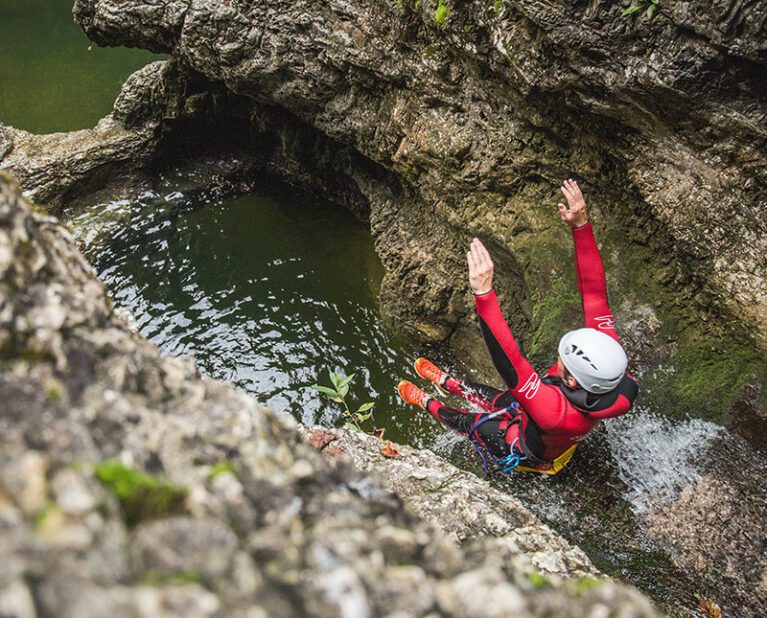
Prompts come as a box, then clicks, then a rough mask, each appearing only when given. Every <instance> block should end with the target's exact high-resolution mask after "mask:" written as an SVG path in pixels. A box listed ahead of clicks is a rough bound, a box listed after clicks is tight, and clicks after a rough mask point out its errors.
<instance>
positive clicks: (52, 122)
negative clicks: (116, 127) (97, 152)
mask: <svg viewBox="0 0 767 618" xmlns="http://www.w3.org/2000/svg"><path fill="white" fill-rule="evenodd" d="M73 3H74V0H2V2H0V122H2V123H3V124H7V125H10V126H13V127H16V128H18V129H24V130H26V131H31V132H33V133H54V132H56V131H72V130H76V129H86V128H90V127H92V126H94V125H95V124H96V122H98V120H99V119H100V118H102V117H104V116H105V115H107V114H108V113H109V112H111V111H112V104H113V103H114V100H115V98H116V97H117V95H118V94H119V92H120V87H121V86H122V84H123V82H124V81H125V79H126V78H127V77H128V76H129V75H130V74H131V73H133V72H134V71H135V70H136V69H139V68H140V67H142V66H144V65H145V64H146V63H148V62H150V61H152V60H156V59H157V56H155V55H153V54H151V53H149V52H146V51H142V50H137V49H125V48H120V49H103V48H99V47H97V46H95V45H92V44H91V43H90V41H89V40H88V38H87V37H86V36H85V34H83V32H82V30H81V29H80V27H79V26H77V25H76V24H75V23H74V21H73V19H72V5H73ZM89 48H90V49H91V51H89Z"/></svg>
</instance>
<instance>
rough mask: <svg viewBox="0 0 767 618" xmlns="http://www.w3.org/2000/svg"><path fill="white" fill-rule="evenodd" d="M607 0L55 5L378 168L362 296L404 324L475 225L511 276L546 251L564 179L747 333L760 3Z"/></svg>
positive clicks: (765, 316)
mask: <svg viewBox="0 0 767 618" xmlns="http://www.w3.org/2000/svg"><path fill="white" fill-rule="evenodd" d="M623 8H624V7H622V6H621V5H620V4H616V3H613V2H606V1H599V2H595V3H590V4H588V5H585V4H572V3H567V2H555V3H554V4H546V5H542V4H540V3H537V2H527V1H522V2H514V3H512V2H505V1H500V2H495V3H493V2H489V1H486V0H476V1H473V2H450V1H447V2H442V1H440V2H439V3H436V2H431V1H424V2H420V1H419V2H414V3H411V2H409V1H403V2H370V1H365V0H362V1H354V2H349V1H348V0H334V1H332V2H326V3H321V4H318V3H315V2H304V1H293V0H291V1H290V2H287V1H279V0H275V1H273V2H268V3H263V2H248V1H246V0H231V1H229V2H211V1H207V0H165V1H163V2H159V3H158V2H151V3H150V2H145V1H143V0H130V1H129V2H124V1H120V2H112V1H102V0H100V1H99V2H96V1H95V0H77V2H76V4H75V15H76V18H77V20H78V21H79V22H80V23H81V24H82V26H83V28H84V29H85V31H86V33H87V34H88V36H89V37H91V38H92V39H93V40H94V41H96V42H97V43H99V44H101V45H129V46H139V47H145V48H147V49H151V50H154V51H160V52H165V53H169V54H172V55H173V57H174V58H177V59H178V60H179V61H180V62H181V63H182V64H183V66H185V67H188V68H190V69H191V70H193V71H195V72H197V73H199V74H201V75H203V76H205V77H207V78H208V79H210V80H211V81H213V82H215V83H218V84H223V85H224V86H225V87H226V88H227V89H228V90H229V91H231V92H234V93H237V94H239V95H242V96H245V97H247V98H249V99H251V100H253V101H257V102H259V103H262V104H267V105H273V106H277V107H279V108H281V109H284V110H287V111H288V112H290V113H291V114H293V115H295V117H297V118H298V119H300V120H301V121H302V122H304V123H306V124H308V125H310V126H311V127H314V128H316V129H318V130H319V131H320V132H322V133H323V134H324V135H326V136H328V137H330V138H331V139H332V140H335V141H336V142H338V143H340V144H345V145H349V146H351V147H353V148H354V150H355V151H357V152H359V153H361V154H362V155H363V156H364V157H365V158H367V159H369V160H370V161H372V162H374V163H375V164H377V165H379V166H381V167H382V168H384V169H385V170H388V171H391V172H393V174H394V177H395V179H396V185H398V189H399V191H398V193H397V195H396V196H395V200H396V202H397V203H396V204H395V205H394V206H392V205H388V207H387V204H386V200H385V199H384V200H380V199H379V200H377V201H376V200H371V204H370V205H371V211H372V212H371V227H372V229H373V232H374V234H375V235H376V236H377V238H378V239H379V246H380V252H381V256H382V258H383V260H384V262H385V264H386V266H387V270H388V273H389V276H388V277H387V280H386V282H385V287H384V299H385V300H388V303H387V304H388V305H389V306H390V308H391V309H392V311H394V312H396V313H397V314H398V316H399V317H401V318H403V319H404V320H405V321H406V322H407V323H408V324H409V325H410V327H411V329H412V330H414V331H415V332H419V333H421V334H422V335H423V336H424V337H426V338H431V339H434V338H442V339H444V338H446V337H448V336H450V335H451V334H452V333H453V332H454V331H455V329H456V328H459V327H460V324H461V323H462V321H463V317H464V313H465V312H464V310H463V309H464V307H465V304H466V303H465V299H464V298H463V294H464V293H463V286H456V285H454V284H453V283H452V282H451V281H452V279H453V277H455V275H456V274H457V273H458V272H459V270H460V260H456V258H455V254H454V251H453V249H455V246H456V245H460V244H461V243H462V242H463V241H464V240H465V237H466V235H467V234H482V235H483V236H484V237H486V238H489V239H492V240H493V241H494V242H495V243H496V244H497V245H498V247H499V248H503V249H506V250H508V252H509V253H510V254H511V255H513V256H515V259H516V261H517V262H518V264H517V268H516V269H513V268H511V267H512V266H514V264H510V268H509V272H508V276H509V277H516V278H517V279H521V278H522V277H523V274H522V272H521V271H520V268H519V266H527V261H528V260H529V259H530V257H531V256H532V255H533V254H534V253H535V252H536V251H538V250H540V248H541V247H548V246H550V245H553V246H554V247H557V246H561V245H562V244H563V240H562V235H560V234H558V233H557V231H556V229H552V224H551V222H550V220H551V217H550V212H551V209H552V208H554V207H555V205H556V201H557V200H558V199H559V198H558V196H557V195H556V194H555V187H556V183H557V182H558V181H559V180H560V179H561V178H562V177H565V176H569V175H573V174H576V173H577V174H578V175H579V177H580V178H582V180H583V183H584V184H585V185H586V187H587V190H588V193H589V195H590V196H591V199H592V203H593V204H594V206H595V211H596V212H597V213H598V215H601V216H602V217H603V218H604V220H605V221H606V222H607V223H608V224H610V225H611V227H613V228H614V229H616V230H620V231H621V232H622V233H626V234H628V238H625V239H623V241H622V243H621V244H623V245H625V244H627V243H637V244H640V245H650V246H651V247H653V248H655V249H659V250H662V251H663V253H664V254H665V255H667V256H673V258H674V260H673V262H672V263H671V264H670V265H669V268H668V271H669V272H667V273H666V276H667V277H668V279H669V282H671V283H672V285H675V286H677V287H680V286H684V287H688V288H689V294H690V295H691V296H694V297H695V298H696V299H698V300H700V301H701V302H702V304H703V305H705V306H708V307H711V306H714V307H716V308H718V309H719V310H720V311H719V313H720V315H730V316H732V315H735V316H736V317H737V320H738V321H741V320H742V321H745V322H746V323H747V324H748V326H749V327H750V328H751V329H753V330H754V331H755V332H756V333H757V334H758V339H759V341H761V343H762V344H764V341H765V338H766V337H767V313H766V311H767V281H766V280H765V277H764V273H765V266H767V263H765V255H767V252H766V251H765V243H766V242H767V228H765V224H764V221H763V219H762V218H761V217H760V216H759V212H760V209H761V207H762V206H763V204H764V203H765V200H767V188H766V187H765V184H764V176H765V174H764V171H765V170H764V166H765V162H764V158H763V156H762V154H763V152H764V150H765V135H767V133H766V127H765V112H766V111H767V110H766V109H765V85H764V84H765V83H767V80H766V79H765V77H766V76H767V68H766V67H765V55H766V53H767V52H766V51H765V40H767V37H765V36H764V35H765V19H764V13H765V11H764V9H765V6H764V3H763V2H761V1H759V2H755V3H749V4H748V5H742V4H741V3H737V2H724V3H714V2H705V3H703V4H701V3H695V4H694V5H693V4H692V3H690V2H675V3H673V4H671V5H669V6H666V5H665V4H661V5H660V8H659V10H658V11H657V12H656V13H655V15H654V16H653V17H652V19H649V18H646V17H644V16H642V13H639V14H635V15H631V16H626V17H622V16H621V12H622V10H623ZM435 235H436V236H435ZM434 237H436V238H438V239H439V246H433V245H432V244H431V243H430V242H429V239H430V238H434ZM413 246H416V247H418V248H419V249H418V250H415V251H409V252H405V251H404V249H403V248H404V247H411V248H412V247H413ZM459 255H460V254H459ZM546 274H547V273H545V271H543V272H542V273H540V274H539V275H538V276H537V277H536V276H535V275H533V276H531V275H529V274H526V275H525V276H526V277H527V281H528V282H529V283H535V284H537V283H540V282H541V279H545V278H546ZM446 276H447V281H445V278H446ZM518 283H519V282H518V281H516V282H514V284H512V285H511V286H510V287H511V288H512V289H513V288H515V287H519V286H518ZM515 284H516V285H515ZM424 290H426V292H425V293H424ZM518 295H519V296H518V301H519V303H521V304H522V308H524V303H525V302H527V301H528V299H527V298H525V294H524V293H518ZM509 307H510V309H513V308H514V307H513V303H512V302H511V301H509ZM518 309H519V308H518ZM512 312H513V311H512ZM523 313H524V311H519V310H518V311H516V314H517V316H521V315H522V314H523Z"/></svg>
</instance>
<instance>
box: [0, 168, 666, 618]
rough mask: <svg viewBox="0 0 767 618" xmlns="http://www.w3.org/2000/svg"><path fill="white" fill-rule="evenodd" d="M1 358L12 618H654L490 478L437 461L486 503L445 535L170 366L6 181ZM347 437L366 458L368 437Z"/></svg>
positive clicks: (1, 465)
mask: <svg viewBox="0 0 767 618" xmlns="http://www.w3.org/2000/svg"><path fill="white" fill-rule="evenodd" d="M0 362H2V372H1V373H0V401H2V404H0V560H1V561H2V564H3V569H2V572H1V573H0V615H3V616H24V617H27V616H38V615H39V616H49V615H56V616H71V617H75V616H77V617H78V618H83V617H87V616H93V617H96V616H99V617H101V616H105V615H110V616H147V617H148V616H159V615H162V616H184V617H190V616H248V617H253V616H265V615H275V616H277V615H279V616H288V615H296V616H299V615H312V616H349V617H352V616H354V617H358V616H368V615H389V616H419V615H427V614H430V613H431V614H433V613H439V614H445V615H454V616H507V615H515V616H544V615H547V616H551V615H579V616H587V615H595V616H596V615H607V614H610V615H616V616H655V615H656V613H655V611H654V609H653V608H652V606H651V604H650V603H649V602H648V601H647V600H646V599H645V598H643V597H642V596H641V595H640V594H638V593H637V592H635V591H633V590H631V589H628V588H625V587H623V586H621V585H618V584H615V583H613V582H610V581H602V582H597V583H596V585H594V582H592V580H568V579H567V577H568V576H571V575H577V576H580V575H588V574H594V573H595V571H594V569H593V567H592V566H591V565H590V563H589V562H588V560H587V559H586V558H585V556H584V555H583V554H582V552H580V551H578V550H576V549H574V548H572V547H570V546H568V545H567V543H565V542H564V541H563V540H562V539H560V538H559V537H558V536H557V535H556V534H554V533H553V532H551V530H549V529H548V528H547V527H546V526H543V525H541V524H540V523H539V522H537V521H535V520H534V518H532V516H531V515H530V514H529V513H528V512H527V511H526V510H525V509H524V508H522V507H521V505H519V503H518V502H517V501H516V500H514V499H513V498H511V497H509V496H503V495H501V494H495V493H493V492H492V490H490V489H488V488H487V487H486V485H485V484H484V482H482V481H479V480H478V479H471V477H470V475H465V474H464V473H459V472H458V471H457V470H455V469H454V468H452V466H449V465H448V464H446V463H444V462H439V461H438V460H436V459H434V461H433V462H432V463H433V464H434V465H435V466H438V467H439V468H438V469H439V473H440V474H463V475H464V479H465V480H466V481H467V482H471V483H481V484H483V485H485V489H486V490H487V491H488V492H489V495H490V496H492V499H491V500H490V501H489V502H488V508H489V509H490V512H485V513H483V515H482V517H480V518H479V519H477V520H476V521H475V522H474V523H472V522H471V521H470V520H467V519H466V517H465V516H462V517H455V518H453V519H448V518H444V517H442V516H438V519H440V522H441V525H442V527H443V528H444V532H442V531H440V529H439V527H437V526H435V525H434V524H432V523H428V522H427V521H425V520H424V519H421V518H419V517H418V516H417V515H416V514H415V512H418V511H422V512H423V514H424V515H426V516H428V515H429V514H428V512H426V511H423V507H422V506H420V507H419V506H418V502H419V501H418V500H416V499H415V498H414V496H412V495H411V497H409V498H407V499H406V502H407V503H409V504H411V506H412V510H411V509H409V508H407V506H406V505H405V503H403V499H402V498H400V497H399V496H398V495H397V494H396V493H393V492H392V491H391V490H390V489H388V488H386V485H385V484H384V483H383V482H382V481H381V480H380V479H379V478H378V477H377V476H376V475H375V474H370V473H368V472H363V471H359V470H356V469H355V468H354V467H353V466H352V465H351V463H350V462H349V461H348V460H347V459H346V458H338V459H334V458H330V457H324V456H323V455H321V454H320V453H317V452H316V451H315V450H314V449H312V448H311V447H310V446H308V445H306V444H304V441H303V439H302V436H301V433H300V432H299V431H298V428H297V427H296V426H295V424H294V423H293V422H291V421H290V420H289V419H284V418H278V417H277V416H275V414H273V413H272V412H271V411H269V410H267V409H263V408H260V407H259V406H258V405H257V404H256V403H255V402H254V401H253V400H252V399H250V398H249V397H247V396H245V395H244V394H242V393H240V392H238V391H236V390H235V389H234V388H233V387H232V386H231V385H227V384H223V383H219V382H216V381H212V380H206V379H203V378H201V377H200V376H199V375H198V374H197V372H196V370H195V367H194V362H193V361H191V360H189V361H185V360H183V359H170V358H163V357H161V356H160V355H159V352H158V350H157V349H156V348H155V347H154V346H152V345H150V344H149V343H148V342H146V341H144V340H143V339H141V337H140V336H138V335H136V334H134V333H132V332H131V331H130V329H129V328H128V327H127V326H126V325H125V324H124V323H123V322H122V321H121V320H120V319H119V318H118V317H116V316H115V314H114V313H113V311H112V309H111V306H110V302H109V300H108V299H107V297H106V295H105V293H104V289H103V286H102V285H101V284H100V283H99V282H98V281H97V280H96V278H95V276H94V273H93V271H92V269H91V268H90V267H89V266H88V264H87V263H86V262H85V260H84V259H83V258H82V256H81V255H80V254H79V253H78V252H77V250H76V249H75V247H74V243H73V241H72V238H71V237H70V235H69V234H68V232H67V231H66V230H65V229H64V228H62V227H61V226H60V225H58V224H57V222H56V221H55V220H54V219H52V218H49V217H46V216H41V215H38V214H36V213H34V212H32V211H31V210H30V209H29V207H28V205H26V204H25V203H24V201H23V200H22V199H21V197H20V192H19V189H18V187H17V186H16V185H15V183H14V182H13V181H11V180H10V179H9V178H8V177H7V176H6V175H2V176H0ZM348 439H349V440H357V441H358V442H359V446H360V453H364V452H366V451H369V453H368V455H363V454H358V455H356V456H355V457H354V460H355V461H357V462H358V464H359V465H360V466H361V467H362V468H375V465H374V464H373V459H375V457H380V455H378V454H377V447H376V446H375V443H374V442H373V443H370V444H368V445H364V444H363V442H364V438H359V439H357V438H355V437H354V436H349V437H348ZM418 457H420V456H416V454H414V453H411V452H408V453H407V454H406V456H405V457H403V459H402V462H403V463H404V462H406V461H408V460H409V461H411V462H412V463H416V462H419V461H421V460H420V459H418ZM429 457H431V456H429ZM365 462H367V463H365ZM421 463H423V462H421ZM464 498H467V499H468V496H464V495H463V494H458V496H457V497H453V498H451V499H452V500H455V501H456V504H461V503H463V500H464ZM449 500H450V499H449ZM421 502H422V501H421ZM468 504H471V503H468ZM479 506H480V504H478V503H476V504H472V505H471V506H470V507H469V506H468V505H467V508H469V509H471V510H473V509H475V508H478V507H479ZM451 510H452V509H451ZM414 511H415V512H414ZM493 511H495V515H493V514H492V512H493ZM466 512H468V511H466ZM475 523H476V526H474V524H475ZM453 528H454V529H453ZM445 532H447V533H448V534H445ZM449 535H454V536H458V537H460V538H463V539H465V541H464V543H463V544H462V545H461V546H460V547H459V545H457V544H456V543H455V542H454V541H453V540H451V539H450V536H449ZM533 569H535V570H538V571H541V572H543V573H544V574H545V577H540V576H538V575H531V574H530V573H531V572H532V570H533Z"/></svg>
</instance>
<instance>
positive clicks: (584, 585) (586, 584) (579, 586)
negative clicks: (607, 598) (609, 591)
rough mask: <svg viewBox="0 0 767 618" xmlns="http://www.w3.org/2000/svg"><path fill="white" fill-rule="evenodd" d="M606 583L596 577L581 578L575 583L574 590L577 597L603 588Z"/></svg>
mask: <svg viewBox="0 0 767 618" xmlns="http://www.w3.org/2000/svg"><path fill="white" fill-rule="evenodd" d="M604 583H605V580H604V579H598V578H596V577H579V578H578V579H576V580H575V582H574V583H573V588H575V593H576V594H577V595H581V594H583V593H584V592H586V591H587V590H591V589H592V588H596V587H597V586H601V585H602V584H604Z"/></svg>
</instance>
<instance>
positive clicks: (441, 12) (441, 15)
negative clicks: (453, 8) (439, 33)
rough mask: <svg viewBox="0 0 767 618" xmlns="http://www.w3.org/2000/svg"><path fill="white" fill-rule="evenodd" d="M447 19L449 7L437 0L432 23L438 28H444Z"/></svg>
mask: <svg viewBox="0 0 767 618" xmlns="http://www.w3.org/2000/svg"><path fill="white" fill-rule="evenodd" d="M448 17H450V7H449V6H447V4H446V3H445V0H439V2H437V10H436V11H435V12H434V21H435V22H437V25H438V26H439V27H440V28H444V27H445V22H446V21H447V18H448Z"/></svg>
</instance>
